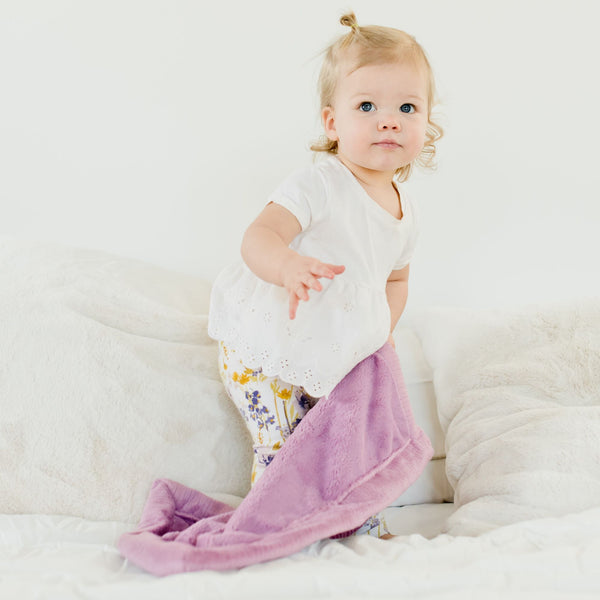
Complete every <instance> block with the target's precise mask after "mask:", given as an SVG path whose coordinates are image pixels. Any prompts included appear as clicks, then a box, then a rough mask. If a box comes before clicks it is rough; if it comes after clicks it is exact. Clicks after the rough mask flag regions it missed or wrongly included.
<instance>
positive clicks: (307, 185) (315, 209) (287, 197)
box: [268, 166, 326, 231]
mask: <svg viewBox="0 0 600 600" xmlns="http://www.w3.org/2000/svg"><path fill="white" fill-rule="evenodd" d="M268 202H275V203H276V204H280V205H281V206H283V207H284V208H287V209H288V210H289V211H290V212H291V213H292V214H293V215H294V216H295V217H296V219H298V222H299V223H300V226H301V227H302V230H303V231H304V230H305V229H306V228H307V227H308V226H309V225H310V224H311V222H313V221H314V220H316V219H318V218H319V215H320V214H321V213H322V211H323V207H324V206H325V204H326V190H325V183H324V181H323V178H322V175H321V174H320V173H319V171H318V169H317V168H316V167H314V166H312V167H307V168H304V169H301V170H298V171H296V172H294V173H292V175H290V176H289V177H288V178H287V179H285V180H284V181H283V183H282V184H281V185H280V186H279V187H278V188H277V189H276V190H275V191H274V192H273V193H272V194H271V195H270V196H269V198H268Z"/></svg>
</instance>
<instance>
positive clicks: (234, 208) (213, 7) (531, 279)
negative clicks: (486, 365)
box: [0, 0, 600, 312]
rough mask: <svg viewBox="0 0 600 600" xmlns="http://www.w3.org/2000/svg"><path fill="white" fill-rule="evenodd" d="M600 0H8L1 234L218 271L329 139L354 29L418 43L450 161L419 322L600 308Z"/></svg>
mask: <svg viewBox="0 0 600 600" xmlns="http://www.w3.org/2000/svg"><path fill="white" fill-rule="evenodd" d="M598 6H599V3H597V2H596V1H595V0H587V1H586V0H571V1H569V2H564V1H554V0H503V1H502V2H491V1H486V0H458V1H452V0H428V1H426V2H416V1H412V2H405V1H401V0H379V1H377V0H354V1H353V2H348V3H346V2H341V1H337V0H336V1H326V0H303V2H301V3H298V4H297V5H292V3H289V2H284V1H281V0H255V1H254V2H246V1H245V0H243V1H242V0H238V1H236V0H229V1H224V2H214V1H211V2H205V1H200V0H199V1H193V0H163V1H157V0H104V1H102V2H100V1H99V0H98V1H86V0H52V1H51V2H48V1H43V0H42V1H37V2H33V1H28V0H12V1H11V0H0V86H1V89H0V169H1V171H0V210H1V215H0V216H1V219H0V234H8V235H22V236H26V237H33V238H42V239H48V240H57V241H61V242H65V243H68V244H72V245H79V246H86V247H91V248H99V249H105V250H110V251H112V252H115V253H118V254H121V255H126V256H132V257H137V258H142V259H145V260H148V261H150V262H153V263H158V264H161V265H164V266H167V267H170V268H175V269H178V270H182V271H187V272H192V273H196V274H200V275H202V276H204V277H207V278H210V279H212V278H214V276H215V275H216V273H217V272H218V271H219V269H220V268H221V267H222V266H224V265H225V264H226V263H227V262H229V261H231V260H233V259H234V258H235V257H236V256H237V254H238V249H239V242H240V239H241V235H242V233H243V230H244V228H245V227H246V225H247V224H248V223H249V222H250V221H251V220H252V219H253V218H254V216H255V214H256V213H257V212H258V211H259V210H260V209H261V207H262V206H263V204H264V202H265V198H266V196H267V195H268V194H269V193H270V192H271V191H272V189H273V188H274V187H275V186H276V185H277V184H278V183H279V181H280V180H281V178H282V177H284V176H285V175H287V174H288V173H289V172H290V171H291V170H293V169H295V168H297V167H298V166H301V165H302V164H304V163H308V162H309V161H310V160H311V153H310V151H309V150H308V146H309V145H310V142H311V141H312V140H313V139H314V138H315V137H316V136H317V135H318V134H319V132H320V129H319V122H318V102H317V95H316V90H315V87H316V85H315V84H316V77H317V73H318V69H319V64H320V59H319V53H320V51H321V50H322V49H323V48H324V47H325V46H326V45H327V44H328V43H329V42H330V41H331V39H332V38H333V37H335V36H337V35H338V34H340V33H342V32H343V30H344V29H343V28H342V27H341V26H339V25H338V18H339V16H340V15H341V14H342V13H343V12H344V11H345V10H347V9H348V8H351V9H353V10H354V11H355V12H356V14H357V16H358V19H359V22H360V23H363V24H368V23H377V24H385V25H390V26H394V27H398V28H401V29H405V30H406V31H408V32H410V33H412V34H413V35H415V36H416V38H417V39H418V40H419V41H420V42H421V43H422V44H423V46H424V47H425V49H426V50H427V52H428V54H429V57H430V59H431V63H432V65H433V67H434V70H435V72H436V75H437V80H438V87H439V92H440V99H441V106H440V109H439V112H440V113H441V114H442V119H441V121H442V123H443V125H444V127H445V129H446V136H445V138H444V140H443V141H442V142H441V143H440V145H439V168H438V171H437V172H435V173H419V174H417V176H415V177H414V178H413V179H412V180H411V182H410V184H409V185H410V188H411V190H412V191H413V194H414V195H415V196H416V198H417V201H418V205H419V208H420V215H421V226H422V236H421V243H420V247H419V250H418V253H417V256H416V257H415V259H414V261H413V263H412V271H411V277H412V285H411V294H410V298H409V304H408V309H407V310H408V312H410V310H411V309H414V307H416V306H423V305H431V304H459V305H465V306H474V307H477V306H496V305H505V304H523V303H529V302H540V301H547V300H560V299H564V298H569V297H578V296H589V295H598V294H599V293H600V277H598V271H599V269H598V266H599V257H600V236H598V229H599V225H600V193H599V191H598V190H599V189H600V173H599V170H598V167H597V162H598V158H599V157H600V156H599V155H600V152H599V150H598V139H599V134H600V110H599V108H598V107H600V84H599V83H598V77H597V62H598V58H599V57H600V38H599V37H598V36H597V32H596V28H597V23H598V19H599V18H600V10H599V9H598Z"/></svg>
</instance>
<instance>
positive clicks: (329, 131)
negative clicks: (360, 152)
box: [321, 106, 339, 142]
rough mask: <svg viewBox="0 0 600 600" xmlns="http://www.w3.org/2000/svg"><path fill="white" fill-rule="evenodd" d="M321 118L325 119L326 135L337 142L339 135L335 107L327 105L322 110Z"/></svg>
mask: <svg viewBox="0 0 600 600" xmlns="http://www.w3.org/2000/svg"><path fill="white" fill-rule="evenodd" d="M321 118H322V119H323V128H324V129H325V135H326V136H327V137H328V138H329V139H330V140H331V141H332V142H337V141H338V140H339V136H338V134H337V131H336V129H335V112H334V110H333V107H331V106H326V107H325V108H324V109H323V110H322V111H321Z"/></svg>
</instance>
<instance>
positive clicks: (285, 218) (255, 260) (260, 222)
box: [242, 202, 345, 319]
mask: <svg viewBox="0 0 600 600" xmlns="http://www.w3.org/2000/svg"><path fill="white" fill-rule="evenodd" d="M301 231H302V228H301V226H300V223H299V222H298V219H296V217H295V216H294V215H293V214H292V213H291V212H290V211H289V210H288V209H287V208H284V207H283V206H281V205H279V204H275V203H273V202H271V203H270V204H268V205H267V206H265V208H264V209H263V211H262V212H261V213H260V215H258V217H257V218H256V219H255V221H254V222H253V223H252V224H251V225H250V227H248V229H247V230H246V233H245V234H244V239H243V240H242V258H243V259H244V261H245V263H246V264H247V265H248V267H249V268H250V269H251V270H252V271H253V272H254V273H255V274H256V275H257V276H258V277H260V278H261V279H264V280H265V281H268V282H269V283H274V284H275V285H280V286H282V287H285V288H286V290H287V291H288V294H289V316H290V319H294V318H295V317H296V310H297V308H298V304H299V302H300V300H308V298H309V296H308V290H309V289H313V290H316V291H321V290H322V289H323V288H322V286H321V284H320V283H319V281H318V278H319V277H328V278H329V279H333V278H334V277H335V275H339V274H340V273H342V272H343V271H344V268H345V267H343V266H341V265H330V264H327V263H322V262H321V261H320V260H317V259H316V258H310V257H308V256H302V255H300V254H298V253H297V252H295V251H294V250H292V249H291V248H289V245H290V243H291V242H292V240H293V239H294V238H295V237H296V236H297V235H298V234H299V233H300V232H301Z"/></svg>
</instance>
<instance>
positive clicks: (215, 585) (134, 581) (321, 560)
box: [0, 505, 600, 600]
mask: <svg viewBox="0 0 600 600" xmlns="http://www.w3.org/2000/svg"><path fill="white" fill-rule="evenodd" d="M388 510H392V511H397V512H395V514H394V515H393V517H392V520H393V521H394V530H396V531H399V530H401V529H402V528H404V532H405V533H407V534H408V533H410V531H411V527H412V531H414V530H415V527H417V528H418V527H419V523H428V524H429V525H430V531H429V534H431V535H433V534H435V531H434V529H435V528H436V527H439V525H440V523H441V521H443V519H444V517H445V516H446V514H447V512H448V511H449V510H451V506H449V505H421V506H412V507H405V508H399V509H388ZM436 523H437V524H436ZM411 524H412V525H411ZM127 527H128V526H127V525H125V524H122V523H116V522H93V521H87V520H84V519H80V518H74V517H60V516H39V515H33V516H28V515H16V516H1V517H0V597H1V598H3V599H4V598H6V599H7V600H8V599H10V600H12V599H13V598H14V599H19V600H33V599H34V598H35V599H38V598H43V599H44V600H46V599H55V598H56V599H60V600H71V599H81V598H86V599H100V598H102V599H104V598H106V599H110V600H121V599H123V600H136V599H138V598H139V599H144V600H154V599H156V600H159V599H160V600H165V599H169V600H177V599H186V598H203V599H210V598H219V599H226V598H244V599H253V598H257V599H258V598H260V599H261V600H267V599H271V598H273V599H277V600H281V599H288V598H289V599H296V598H311V599H318V598H403V599H411V598H414V599H416V598H419V599H421V600H423V599H430V598H431V599H433V598H435V599H436V600H439V599H444V600H445V599H448V600H450V599H460V600H464V599H465V598H477V599H478V600H479V599H482V600H487V599H488V598H492V599H493V598H502V599H505V598H511V600H512V599H514V598H517V599H519V598H527V599H528V600H529V599H531V598H543V599H544V600H553V599H565V600H567V599H569V600H571V599H573V598H576V599H579V598H590V599H591V598H597V597H598V595H599V594H600V508H595V509H591V510H588V511H586V512H583V513H580V514H574V515H570V516H566V517H562V518H560V519H558V518H557V519H544V520H536V521H528V522H523V523H517V524H514V525H510V526H507V527H501V528H499V529H496V530H494V531H491V532H489V533H486V534H484V535H482V536H480V537H450V536H447V535H438V536H436V537H433V538H432V539H427V537H425V536H424V535H420V534H417V533H412V535H403V536H401V537H397V538H395V539H393V540H388V541H382V540H377V539H373V538H369V537H366V536H361V537H358V538H349V539H347V540H345V541H343V542H340V541H331V540H327V541H322V542H318V543H316V544H313V545H312V546H310V547H309V548H307V549H306V550H304V551H303V552H299V553H297V554H295V555H293V556H291V557H288V558H285V559H280V560H276V561H273V562H270V563H265V564H260V565H255V566H252V567H248V568H246V569H242V570H240V571H230V572H224V573H216V572H202V573H189V574H184V575H176V576H171V577H166V578H163V579H159V578H155V577H153V576H150V575H148V574H146V573H144V572H142V571H140V570H139V569H137V568H135V567H133V566H131V565H128V564H126V562H125V561H124V560H123V559H122V558H121V557H120V556H119V554H118V552H117V550H116V548H115V547H114V544H113V542H114V540H115V539H116V537H117V536H118V535H119V534H120V533H122V532H123V531H125V530H126V529H127Z"/></svg>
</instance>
